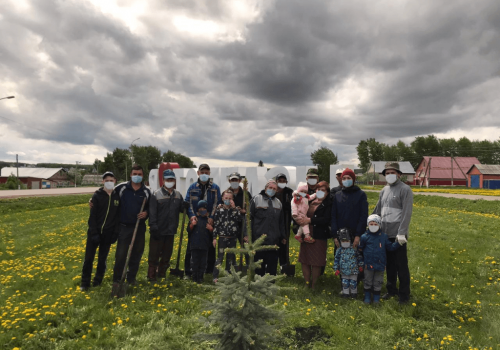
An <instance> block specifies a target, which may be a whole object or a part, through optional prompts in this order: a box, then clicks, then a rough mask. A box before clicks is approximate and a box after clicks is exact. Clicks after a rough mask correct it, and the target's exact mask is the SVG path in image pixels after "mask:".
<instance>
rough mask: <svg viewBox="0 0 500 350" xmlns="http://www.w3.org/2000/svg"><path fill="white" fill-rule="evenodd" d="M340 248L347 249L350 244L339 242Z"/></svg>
mask: <svg viewBox="0 0 500 350" xmlns="http://www.w3.org/2000/svg"><path fill="white" fill-rule="evenodd" d="M340 246H341V247H342V248H349V247H350V246H351V242H340Z"/></svg>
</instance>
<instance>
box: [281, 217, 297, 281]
mask: <svg viewBox="0 0 500 350" xmlns="http://www.w3.org/2000/svg"><path fill="white" fill-rule="evenodd" d="M285 222H288V223H289V222H290V221H285ZM281 273H284V274H285V275H287V277H294V276H295V265H291V264H290V228H289V229H288V238H287V240H286V265H285V266H283V268H282V269H281Z"/></svg>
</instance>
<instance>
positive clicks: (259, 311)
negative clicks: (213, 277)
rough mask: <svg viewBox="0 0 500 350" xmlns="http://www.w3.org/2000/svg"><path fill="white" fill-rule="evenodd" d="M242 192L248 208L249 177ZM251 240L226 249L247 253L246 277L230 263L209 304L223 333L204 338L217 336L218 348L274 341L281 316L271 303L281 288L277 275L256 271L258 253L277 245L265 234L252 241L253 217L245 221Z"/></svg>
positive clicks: (240, 349)
mask: <svg viewBox="0 0 500 350" xmlns="http://www.w3.org/2000/svg"><path fill="white" fill-rule="evenodd" d="M243 193H244V195H245V201H246V203H247V206H246V207H247V208H250V205H249V202H248V201H249V198H247V180H246V179H245V180H244V183H243ZM246 224H247V232H248V243H245V245H244V247H241V248H238V249H237V248H227V249H226V252H230V253H235V254H237V253H243V254H248V256H249V257H250V258H249V266H248V272H247V275H246V276H243V275H242V273H241V272H236V271H235V269H234V267H233V266H231V273H230V274H229V275H228V276H225V277H222V278H221V279H219V283H217V285H216V288H217V289H218V290H219V292H220V295H219V296H218V297H217V298H216V299H215V300H214V301H213V302H212V303H210V304H209V309H210V310H211V315H210V316H209V317H208V319H207V320H208V323H209V324H216V325H217V326H219V328H220V330H221V333H218V334H204V335H202V337H203V338H205V339H217V340H218V341H219V343H218V345H217V348H218V349H223V350H233V349H238V350H244V349H266V348H267V347H268V345H269V344H270V343H272V342H273V341H274V340H275V337H274V335H273V332H274V329H275V328H274V327H273V325H272V324H271V322H272V321H273V320H277V319H279V318H281V314H280V312H279V311H277V310H275V309H274V308H273V305H268V304H267V303H266V302H267V301H274V299H275V297H276V295H277V293H278V291H279V287H278V286H277V285H276V284H275V283H274V282H275V281H276V279H277V278H280V277H277V276H271V275H269V274H266V275H264V276H263V277H261V276H259V275H256V274H255V269H256V268H259V267H260V265H261V261H257V262H254V256H255V253H256V252H258V251H259V250H264V249H277V248H278V247H277V246H270V245H264V239H265V236H261V237H260V238H259V239H258V240H256V241H255V242H253V241H252V231H251V223H250V218H248V220H247V221H246Z"/></svg>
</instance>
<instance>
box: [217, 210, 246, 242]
mask: <svg viewBox="0 0 500 350" xmlns="http://www.w3.org/2000/svg"><path fill="white" fill-rule="evenodd" d="M243 216H244V215H242V214H240V212H239V211H238V209H236V208H234V209H232V208H229V209H226V208H224V207H223V206H219V207H218V208H217V210H215V215H214V232H213V236H214V239H217V236H219V237H231V238H237V237H239V236H240V235H241V225H240V224H241V222H242V219H243Z"/></svg>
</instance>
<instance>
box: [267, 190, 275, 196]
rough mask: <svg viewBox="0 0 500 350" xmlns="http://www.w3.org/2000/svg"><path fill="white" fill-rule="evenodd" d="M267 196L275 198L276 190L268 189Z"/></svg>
mask: <svg viewBox="0 0 500 350" xmlns="http://www.w3.org/2000/svg"><path fill="white" fill-rule="evenodd" d="M266 194H267V195H268V196H269V197H273V196H274V195H275V194H276V191H275V190H271V189H270V188H268V189H267V190H266Z"/></svg>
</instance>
